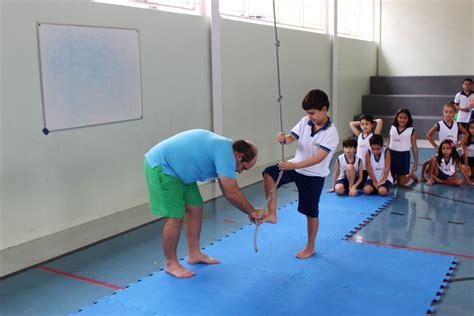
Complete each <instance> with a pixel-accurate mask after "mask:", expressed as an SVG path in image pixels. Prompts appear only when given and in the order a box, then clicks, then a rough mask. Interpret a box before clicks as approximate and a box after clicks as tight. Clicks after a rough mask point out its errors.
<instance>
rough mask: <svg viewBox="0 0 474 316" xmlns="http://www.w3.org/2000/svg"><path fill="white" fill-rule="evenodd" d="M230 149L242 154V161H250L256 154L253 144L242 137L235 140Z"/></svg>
mask: <svg viewBox="0 0 474 316" xmlns="http://www.w3.org/2000/svg"><path fill="white" fill-rule="evenodd" d="M232 149H233V150H234V151H236V152H238V153H241V154H244V157H243V158H242V162H250V161H252V160H253V159H254V158H255V156H256V155H257V153H256V152H255V150H254V148H253V146H252V145H251V144H250V143H249V142H247V141H245V140H243V139H239V140H236V141H235V142H234V143H233V144H232Z"/></svg>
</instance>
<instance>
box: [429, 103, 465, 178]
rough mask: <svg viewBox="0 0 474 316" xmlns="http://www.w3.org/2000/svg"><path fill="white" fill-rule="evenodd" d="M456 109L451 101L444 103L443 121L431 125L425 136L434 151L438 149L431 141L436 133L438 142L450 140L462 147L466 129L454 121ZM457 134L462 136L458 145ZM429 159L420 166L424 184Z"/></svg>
mask: <svg viewBox="0 0 474 316" xmlns="http://www.w3.org/2000/svg"><path fill="white" fill-rule="evenodd" d="M455 112H456V108H455V107H454V103H453V101H450V102H448V103H446V104H445V105H444V106H443V119H442V120H441V121H439V122H437V123H435V124H434V125H433V127H432V128H431V129H430V130H429V131H428V133H427V134H426V137H427V139H428V140H429V142H430V143H431V145H433V147H434V148H435V149H437V148H438V144H436V142H435V141H434V139H433V135H434V133H436V132H438V137H439V142H442V141H443V140H445V139H450V140H452V141H453V143H454V144H455V145H456V146H462V145H463V144H464V143H465V141H466V140H467V138H466V137H465V136H464V135H467V131H466V129H465V128H464V127H463V126H462V125H461V124H460V123H458V122H456V121H455V120H454V113H455ZM458 134H463V138H462V139H461V141H460V142H459V143H458ZM430 162H431V158H430V159H427V160H425V161H424V162H423V164H422V166H421V181H422V182H426V175H427V174H428V173H429V169H428V167H429V165H430Z"/></svg>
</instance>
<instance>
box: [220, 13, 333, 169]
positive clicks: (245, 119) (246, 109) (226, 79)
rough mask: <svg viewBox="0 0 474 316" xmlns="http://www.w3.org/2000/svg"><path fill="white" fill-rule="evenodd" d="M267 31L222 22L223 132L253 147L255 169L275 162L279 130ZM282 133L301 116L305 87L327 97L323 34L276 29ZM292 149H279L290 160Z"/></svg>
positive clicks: (327, 70)
mask: <svg viewBox="0 0 474 316" xmlns="http://www.w3.org/2000/svg"><path fill="white" fill-rule="evenodd" d="M273 32H274V31H273V28H272V27H270V26H266V25H256V24H249V23H242V22H236V21H231V20H223V21H222V55H223V56H222V72H223V75H222V87H223V102H222V103H223V123H224V133H225V134H226V135H228V136H229V137H232V138H247V139H251V140H253V141H254V142H256V143H257V145H258V147H259V157H260V158H259V161H258V162H257V164H258V165H264V164H265V163H268V162H272V161H275V160H278V159H281V149H280V148H281V147H280V145H279V144H278V142H276V140H275V136H276V133H277V132H278V131H279V130H280V119H279V105H278V103H277V98H278V85H277V71H276V57H275V45H274V43H275V40H274V33H273ZM278 34H279V40H280V42H281V46H280V51H279V53H280V76H281V87H282V88H281V94H282V96H283V99H282V105H283V125H284V130H285V131H286V132H289V131H290V129H291V128H292V127H293V126H294V125H295V124H296V123H297V122H298V121H299V119H300V118H301V117H303V116H304V115H305V112H304V111H303V109H302V108H301V101H302V100H303V97H304V95H305V94H306V92H308V91H309V90H310V89H315V88H319V89H322V90H324V91H326V92H327V93H328V94H329V88H330V83H331V73H330V71H331V68H330V60H331V55H330V53H331V52H330V39H329V37H328V36H327V35H322V34H316V33H310V32H301V31H295V30H288V29H280V28H279V30H278ZM294 150H295V147H293V146H285V155H286V156H292V155H293V154H294Z"/></svg>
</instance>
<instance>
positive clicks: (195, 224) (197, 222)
mask: <svg viewBox="0 0 474 316" xmlns="http://www.w3.org/2000/svg"><path fill="white" fill-rule="evenodd" d="M202 208H203V207H202V206H193V205H186V214H185V215H184V231H185V232H186V238H187V242H188V263H189V264H196V263H207V264H214V263H219V261H218V260H216V259H214V258H211V257H209V256H207V255H205V254H203V253H202V252H201V247H200V244H199V239H200V237H201V223H202Z"/></svg>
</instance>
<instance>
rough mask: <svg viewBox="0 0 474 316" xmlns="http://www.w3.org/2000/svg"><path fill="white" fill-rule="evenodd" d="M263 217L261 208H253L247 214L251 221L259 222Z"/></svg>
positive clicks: (263, 212)
mask: <svg viewBox="0 0 474 316" xmlns="http://www.w3.org/2000/svg"><path fill="white" fill-rule="evenodd" d="M264 218H265V211H264V210H263V209H262V208H254V209H253V211H252V212H251V213H250V214H249V219H250V221H251V222H252V223H255V222H258V223H260V222H261V221H262V220H263V219H264Z"/></svg>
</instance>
